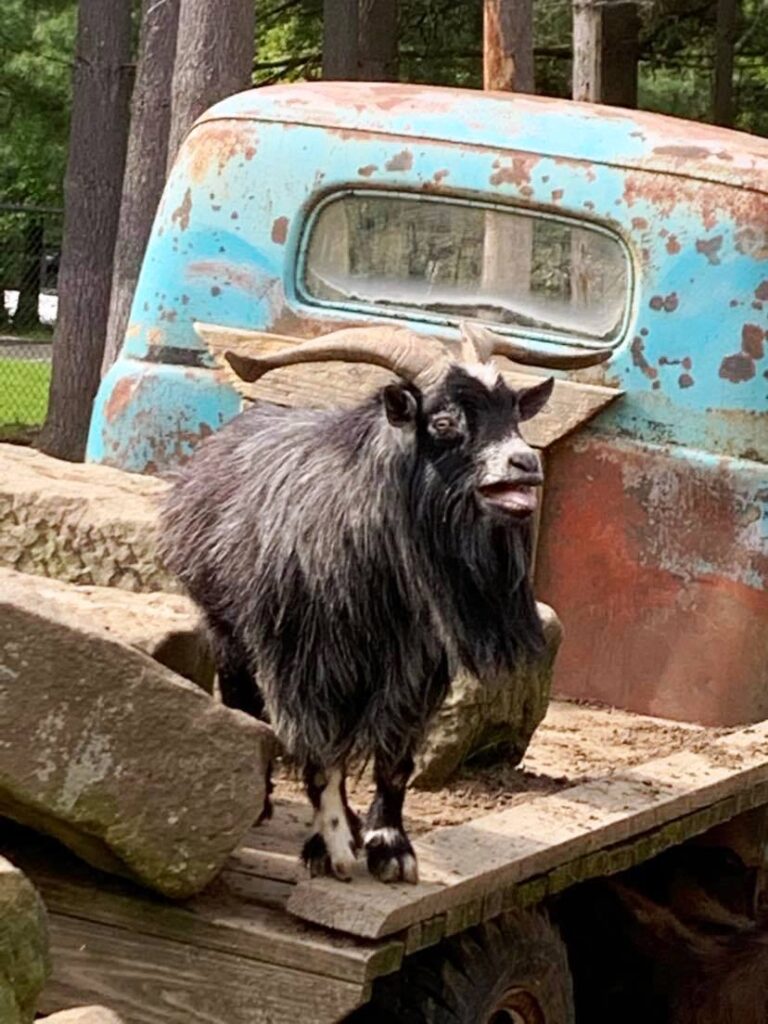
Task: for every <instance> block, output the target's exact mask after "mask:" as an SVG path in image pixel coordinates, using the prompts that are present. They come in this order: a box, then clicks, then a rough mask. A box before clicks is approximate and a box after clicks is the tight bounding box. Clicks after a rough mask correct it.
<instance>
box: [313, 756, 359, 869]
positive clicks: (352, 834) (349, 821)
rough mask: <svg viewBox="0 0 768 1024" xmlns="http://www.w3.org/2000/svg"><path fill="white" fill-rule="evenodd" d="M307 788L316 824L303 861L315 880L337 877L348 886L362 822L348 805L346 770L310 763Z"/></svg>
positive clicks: (357, 848)
mask: <svg viewBox="0 0 768 1024" xmlns="http://www.w3.org/2000/svg"><path fill="white" fill-rule="evenodd" d="M304 785H305V787H306V790H307V796H308V797H309V799H310V801H311V802H312V807H313V808H314V811H315V820H314V831H313V833H312V835H311V836H310V837H309V839H308V840H307V841H306V843H304V849H303V850H302V853H301V859H302V860H303V861H304V863H305V864H306V866H307V867H308V868H309V871H310V874H311V875H312V877H313V878H314V877H315V876H316V875H334V876H335V877H336V878H338V879H340V880H341V881H342V882H349V881H350V880H351V878H352V869H353V867H354V864H355V860H356V857H357V851H358V850H359V849H360V820H359V818H358V817H357V815H356V814H355V812H354V811H353V810H352V809H351V808H350V806H349V804H348V803H347V791H346V785H345V782H344V768H343V766H342V767H336V768H329V769H324V768H321V767H320V766H319V765H316V764H312V763H308V764H307V765H305V767H304Z"/></svg>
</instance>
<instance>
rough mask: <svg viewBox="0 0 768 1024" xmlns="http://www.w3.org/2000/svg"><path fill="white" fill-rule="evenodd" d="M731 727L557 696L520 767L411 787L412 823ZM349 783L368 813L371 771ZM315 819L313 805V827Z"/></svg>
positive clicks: (427, 822)
mask: <svg viewBox="0 0 768 1024" xmlns="http://www.w3.org/2000/svg"><path fill="white" fill-rule="evenodd" d="M727 731H728V730H726V729H723V730H716V729H705V728H704V727H703V726H697V725H690V724H688V723H682V722H672V721H667V720H665V719H649V718H647V717H644V716H640V715H635V714H632V713H630V712H627V711H619V710H616V709H614V708H602V707H596V706H594V705H586V704H577V703H572V702H570V701H553V702H552V704H551V705H550V707H549V710H548V711H547V716H546V718H545V719H544V721H543V722H542V724H541V725H540V726H539V728H538V729H537V731H536V733H535V735H534V737H533V740H532V741H531V745H530V747H529V748H528V751H527V753H526V755H525V757H524V759H523V761H522V763H521V764H520V765H518V766H517V767H514V766H512V765H510V764H508V763H507V764H505V763H498V764H494V765H488V766H483V767H476V768H473V767H468V768H466V769H465V770H464V771H462V772H461V774H460V775H458V776H457V777H456V778H455V779H454V780H453V781H451V782H450V783H448V784H447V785H446V786H444V787H443V788H442V789H439V790H435V791H424V790H418V789H411V790H409V792H408V796H407V798H406V803H405V809H406V827H408V828H409V830H410V831H411V833H412V834H413V835H419V834H420V833H422V832H426V831H428V830H429V829H431V828H435V827H437V826H440V825H458V824H461V823H462V822H465V821H469V820H470V819H472V818H476V817H477V816H478V815H481V814H486V813H489V812H491V811H498V810H503V809H505V808H507V807H511V806H513V805H514V804H516V803H520V802H522V801H523V800H525V799H526V798H527V797H528V796H529V795H530V794H531V793H533V792H538V793H553V792H557V791H558V790H561V789H564V788H565V787H567V786H574V785H578V784H579V783H581V782H587V781H589V780H590V779H593V778H598V777H605V776H608V775H612V774H615V773H616V772H619V771H622V770H623V769H625V768H630V767H632V766H633V765H637V764H642V763H643V762H644V761H649V760H651V759H653V758H656V757H664V756H666V755H668V754H673V753H675V752H676V751H678V750H682V749H683V748H685V749H686V750H690V751H697V750H699V749H705V748H708V747H709V746H710V745H711V742H712V740H713V739H714V738H715V737H717V736H719V735H722V734H723V733H725V732H727ZM347 788H348V792H349V798H350V803H351V804H352V806H353V807H355V808H356V809H357V810H358V811H361V810H364V809H365V808H366V807H367V806H368V804H369V803H370V802H371V800H372V798H373V794H374V787H373V784H372V782H371V781H370V770H369V768H366V769H364V770H363V772H362V774H361V773H360V772H359V771H358V773H354V772H351V773H350V777H349V779H348V783H347ZM302 793H303V790H302V787H301V784H300V782H299V781H298V780H297V778H296V777H295V775H294V774H293V773H292V772H291V771H290V770H288V769H285V768H281V769H280V770H279V771H278V773H277V776H276V789H275V796H276V797H277V799H278V800H281V799H287V800H291V801H299V800H301V797H302ZM310 821H311V813H310V812H309V810H307V816H306V824H307V826H309V824H310Z"/></svg>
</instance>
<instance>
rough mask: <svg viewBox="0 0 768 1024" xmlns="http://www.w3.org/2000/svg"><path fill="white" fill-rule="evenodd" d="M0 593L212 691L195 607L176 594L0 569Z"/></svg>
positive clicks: (210, 661)
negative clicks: (88, 629)
mask: <svg viewBox="0 0 768 1024" xmlns="http://www.w3.org/2000/svg"><path fill="white" fill-rule="evenodd" d="M0 595H2V599H3V600H4V601H7V602H10V603H11V604H13V603H15V602H16V601H17V600H18V601H21V602H22V604H23V605H24V606H25V607H35V606H36V607H38V608H45V609H46V612H47V613H48V614H52V615H54V616H56V617H60V616H62V615H67V616H68V617H69V618H70V619H74V620H76V621H78V622H82V623H88V624H90V625H92V626H96V627H98V628H99V629H102V630H104V631H105V632H106V633H109V635H110V636H112V637H113V638H114V639H115V640H118V641H120V642H121V643H124V644H128V645H130V646H131V647H135V648H136V649H137V650H140V651H144V652H145V653H146V654H148V655H149V656H150V657H151V658H154V659H155V661H159V662H160V663H161V664H162V665H165V666H167V668H170V669H172V670H173V671H174V672H177V673H178V674H179V675H180V676H184V678H185V679H189V680H190V682H193V683H197V685H198V686H202V687H203V689H204V690H207V691H208V693H212V692H213V677H214V674H215V668H214V663H213V654H212V652H211V649H210V644H209V642H208V637H207V633H206V629H205V626H204V624H203V622H202V618H201V616H200V612H199V611H198V609H197V608H196V606H195V605H194V604H193V603H192V601H190V600H189V598H187V597H184V596H183V595H181V594H163V593H158V592H155V593H151V594H136V593H132V592H131V591H128V590H118V589H117V588H115V587H78V586H75V585H74V584H72V583H62V582H61V581H60V580H52V579H46V578H45V577H43V576H32V575H29V574H27V573H21V572H15V571H14V570H13V569H3V568H0Z"/></svg>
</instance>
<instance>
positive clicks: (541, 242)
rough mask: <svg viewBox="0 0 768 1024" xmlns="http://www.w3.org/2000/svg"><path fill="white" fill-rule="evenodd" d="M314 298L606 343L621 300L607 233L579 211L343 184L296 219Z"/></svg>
mask: <svg viewBox="0 0 768 1024" xmlns="http://www.w3.org/2000/svg"><path fill="white" fill-rule="evenodd" d="M299 290H300V293H301V294H302V297H303V298H305V299H307V300H309V301H311V302H315V303H321V304H323V305H330V306H336V307H339V306H341V307H343V308H346V309H350V308H352V309H361V310H362V309H367V310H375V311H376V312H378V313H381V312H382V311H383V310H382V307H386V308H387V309H391V310H392V311H393V313H394V312H395V311H397V312H399V313H401V314H403V315H406V316H407V315H408V314H410V315H411V316H412V317H416V318H419V319H425V318H426V319H438V320H446V319H448V320H451V319H456V320H459V319H463V318H469V319H477V320H482V321H486V322H488V323H489V324H495V325H504V326H507V327H509V328H510V329H512V331H513V332H515V333H522V334H532V335H535V336H537V337H542V338H544V339H546V338H551V339H552V340H558V339H562V338H567V339H568V340H569V341H571V342H572V341H576V340H578V341H580V342H581V343H582V344H583V345H585V346H587V347H589V346H590V345H594V346H601V345H604V344H605V343H606V342H608V343H611V342H613V343H615V344H617V343H618V341H619V340H620V339H621V336H622V334H623V331H624V325H625V322H626V319H627V313H628V308H629V299H630V262H629V256H628V252H627V249H626V247H625V245H624V243H623V242H622V241H621V240H620V239H619V238H618V236H616V235H613V234H611V233H610V232H609V231H606V230H604V229H603V228H601V227H598V226H596V225H594V224H592V223H590V222H588V221H578V220H575V219H567V218H561V217H554V216H550V215H548V214H545V213H537V212H536V211H527V210H526V211H523V210H520V209H516V208H509V207H499V206H491V205H487V204H481V203H475V202H469V201H465V200H460V199H457V200H453V199H443V198H438V197H433V196H418V197H415V196H412V195H407V194H401V193H392V192H379V193H376V192H372V191H368V190H365V191H350V192H344V193H342V194H339V195H336V196H334V197H332V198H330V199H329V200H326V201H325V202H324V203H323V204H322V205H321V206H320V207H319V208H318V209H317V211H316V213H315V215H314V216H313V218H312V219H311V221H310V223H309V225H308V237H307V240H306V242H305V246H304V256H303V259H302V261H301V266H300V271H299Z"/></svg>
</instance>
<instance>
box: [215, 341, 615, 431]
mask: <svg viewBox="0 0 768 1024" xmlns="http://www.w3.org/2000/svg"><path fill="white" fill-rule="evenodd" d="M215 330H217V331H218V330H220V331H221V334H220V335H218V336H217V337H213V336H212V333H211V332H208V334H207V337H206V343H207V344H208V345H209V347H210V349H211V352H212V353H213V355H214V358H215V359H216V361H217V363H218V365H219V366H220V368H221V370H220V372H221V374H222V376H223V377H224V378H225V379H226V380H228V381H229V382H230V383H231V384H232V385H233V387H235V388H236V389H237V391H239V392H240V394H241V395H243V397H244V398H245V399H246V401H265V402H277V403H278V404H279V405H288V406H298V407H301V406H306V407H310V408H318V409H330V408H350V407H351V406H353V405H355V404H357V403H358V402H361V401H364V400H365V398H366V397H367V396H368V395H371V394H373V392H374V391H376V390H377V388H380V387H383V386H384V385H385V384H388V383H389V382H390V381H391V380H392V374H391V373H389V371H387V370H382V369H380V368H379V367H376V366H368V365H366V364H365V363H354V364H350V363H333V362H328V363H303V364H301V363H300V364H298V365H297V366H287V367H283V368H282V369H279V370H274V371H273V372H272V373H270V374H268V375H267V376H266V377H264V378H263V379H262V380H258V381H256V383H255V384H245V383H244V382H243V381H241V380H240V379H239V378H238V377H236V375H235V374H234V373H233V372H232V370H231V369H230V367H229V365H228V364H227V363H226V361H225V360H224V356H223V354H224V352H225V351H227V350H231V351H233V352H237V353H239V354H240V355H244V356H247V355H254V354H255V353H256V352H258V353H259V354H260V355H267V354H269V353H270V352H279V351H281V350H282V349H284V348H288V347H290V346H291V345H296V344H300V343H301V341H302V340H306V339H301V338H295V337H288V336H287V335H280V334H271V333H268V332H266V331H238V330H236V329H232V328H227V327H222V328H216V329H215ZM496 361H497V363H498V365H499V367H500V369H501V371H502V376H503V377H504V379H505V380H506V381H507V383H508V384H509V386H510V387H512V388H521V387H528V386H529V385H531V384H533V383H535V382H536V381H537V380H538V379H540V378H541V377H542V376H547V374H546V373H545V371H543V370H536V371H534V372H531V371H530V370H529V369H528V368H527V367H518V366H516V365H515V364H513V363H511V362H509V360H507V359H501V358H498V359H497V360H496ZM622 394H623V392H622V391H618V390H616V389H613V388H605V387H601V386H599V385H596V384H580V383H577V382H575V381H569V380H559V379H558V380H556V381H555V389H554V391H553V393H552V398H551V399H550V400H549V402H548V403H547V406H546V408H545V409H544V410H543V411H542V412H541V413H539V415H537V416H535V417H534V418H533V419H532V420H531V421H530V422H529V423H526V424H525V426H524V428H523V433H524V435H525V439H526V441H528V442H529V444H532V445H534V446H535V447H537V448H547V447H549V446H550V445H552V444H554V443H555V441H559V440H560V439H561V438H563V437H566V436H567V435H568V434H571V433H572V432H573V431H574V430H576V429H577V428H578V427H580V426H582V425H583V424H584V423H586V422H587V421H588V420H590V419H592V418H593V417H594V416H596V415H597V413H598V412H600V411H602V410H603V409H605V408H606V407H607V406H608V405H610V404H611V403H612V402H614V401H615V400H616V399H617V398H619V397H620V396H621V395H622Z"/></svg>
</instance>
